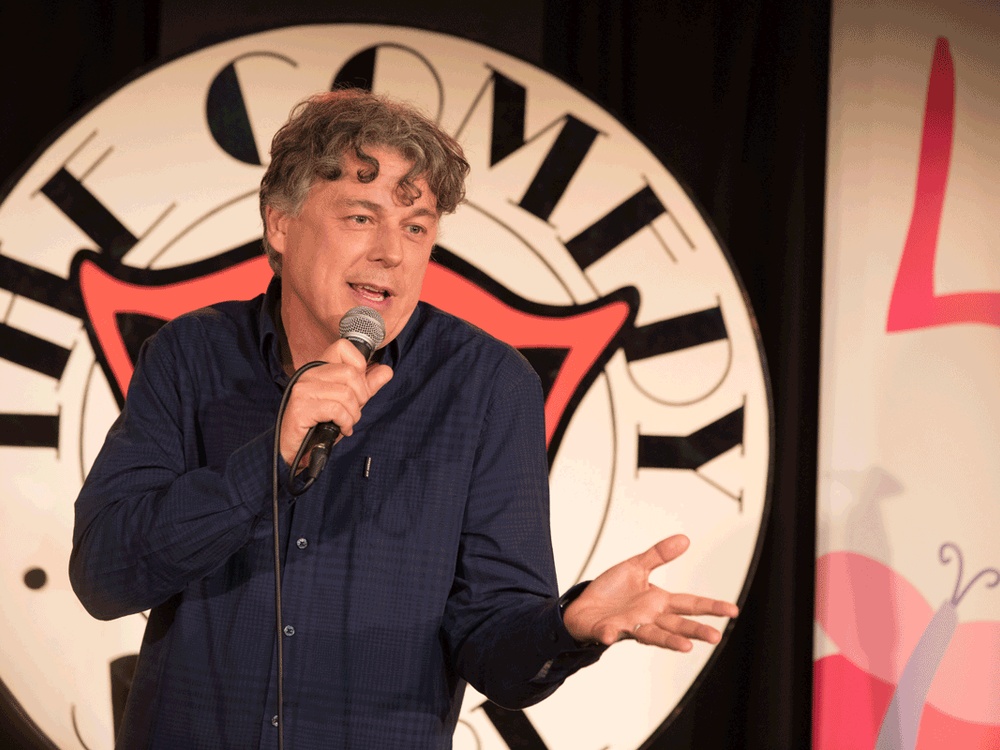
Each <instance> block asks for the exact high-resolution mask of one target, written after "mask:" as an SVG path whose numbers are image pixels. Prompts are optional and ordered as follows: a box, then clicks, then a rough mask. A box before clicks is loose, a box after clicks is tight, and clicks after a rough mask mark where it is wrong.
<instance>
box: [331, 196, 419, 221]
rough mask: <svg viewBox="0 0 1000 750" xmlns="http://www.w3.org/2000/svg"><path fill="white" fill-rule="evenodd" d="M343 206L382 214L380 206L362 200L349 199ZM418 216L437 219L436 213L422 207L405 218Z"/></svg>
mask: <svg viewBox="0 0 1000 750" xmlns="http://www.w3.org/2000/svg"><path fill="white" fill-rule="evenodd" d="M344 205H346V206H348V207H349V208H353V207H358V208H366V209H368V210H369V211H372V212H373V213H378V214H380V213H382V206H381V205H380V204H378V203H375V202H373V201H369V200H365V199H364V198H349V199H347V200H346V201H344ZM419 216H428V217H430V218H432V219H437V218H438V215H437V212H436V211H432V210H431V209H429V208H425V207H423V206H421V207H420V208H418V209H416V210H415V211H414V212H413V213H412V214H410V215H409V216H408V217H407V218H409V219H415V218H417V217H419Z"/></svg>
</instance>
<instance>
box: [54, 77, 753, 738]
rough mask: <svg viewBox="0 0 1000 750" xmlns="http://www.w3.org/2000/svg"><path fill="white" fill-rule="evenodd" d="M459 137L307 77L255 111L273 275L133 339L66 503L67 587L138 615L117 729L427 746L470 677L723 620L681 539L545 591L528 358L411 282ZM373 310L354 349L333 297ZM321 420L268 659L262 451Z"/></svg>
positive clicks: (454, 172)
mask: <svg viewBox="0 0 1000 750" xmlns="http://www.w3.org/2000/svg"><path fill="white" fill-rule="evenodd" d="M467 171H468V164H467V163H466V161H465V159H464V158H463V156H462V152H461V148H460V147H459V145H458V144H457V143H456V142H455V141H454V140H453V139H452V138H451V137H450V136H448V135H447V134H445V133H443V132H441V131H440V130H439V129H438V128H437V127H436V126H435V125H434V124H433V123H431V122H430V121H428V120H427V119H426V118H425V117H423V116H422V115H420V114H418V113H416V112H414V111H412V110H411V109H410V108H408V107H405V106H403V105H400V104H398V103H394V102H391V101H388V100H385V99H383V98H380V97H377V96H374V95H371V94H368V93H366V92H360V91H341V92H336V93H331V94H324V95H320V96H316V97H314V98H312V99H310V100H308V101H307V102H305V103H303V105H301V106H300V107H299V108H297V110H296V111H295V112H293V116H292V118H291V119H290V121H289V122H288V123H287V124H286V125H285V126H284V127H283V128H282V129H281V130H280V131H279V132H278V133H277V135H276V136H275V138H274V142H273V144H272V160H271V163H270V166H269V167H268V169H267V173H266V174H265V176H264V178H263V180H262V183H261V213H262V217H263V221H264V235H265V242H264V244H265V248H266V250H267V253H268V257H269V259H270V261H271V265H272V268H273V269H274V272H275V278H274V280H273V281H272V283H271V285H270V286H269V288H268V291H267V293H266V294H265V295H263V296H262V297H259V298H257V299H255V300H251V301H250V302H228V303H222V304H219V305H215V306H213V307H211V308H208V309H205V310H201V311H197V312H195V313H192V314H190V315H186V316H182V317H180V318H178V319H177V320H175V321H172V322H171V323H169V324H168V325H166V326H164V327H163V328H162V329H161V330H160V332H158V333H157V335H155V336H154V337H152V338H151V339H150V340H149V341H148V342H147V344H146V346H145V347H144V349H143V351H142V353H141V355H140V361H139V363H138V364H137V367H136V370H135V375H134V376H133V379H132V382H131V384H130V386H129V393H128V400H127V402H126V405H125V408H124V410H123V411H122V414H121V416H120V418H119V419H118V421H117V422H116V423H115V425H114V426H113V428H112V429H111V431H110V433H109V435H108V439H107V442H106V444H105V446H104V449H103V450H102V452H101V454H100V456H99V457H98V459H97V461H96V462H95V464H94V467H93V469H92V470H91V473H90V475H89V476H88V478H87V482H86V484H85V486H84V488H83V490H82V491H81V494H80V497H79V499H78V500H77V505H76V529H75V532H74V549H73V555H72V558H71V561H70V573H71V579H72V581H73V586H74V589H75V591H76V592H77V594H78V596H79V597H80V599H81V601H82V602H83V603H84V605H85V606H86V607H87V609H88V610H89V611H90V612H91V613H92V614H94V615H95V616H96V617H101V618H113V617H119V616H122V615H125V614H130V613H135V612H141V611H144V610H146V609H149V610H150V617H149V623H148V626H147V629H146V634H145V637H144V639H143V645H142V650H141V653H140V657H139V662H138V666H137V670H136V674H135V678H134V681H133V686H132V690H131V692H130V695H129V699H128V703H127V707H126V711H125V717H124V720H123V725H122V729H121V731H120V734H119V737H118V746H119V747H122V748H133V747H143V748H146V747H150V748H170V749H171V750H173V749H175V748H181V747H183V748H200V747H204V748H241V749H242V748H250V747H275V746H276V743H277V739H276V738H277V730H276V725H277V717H276V714H277V708H276V707H277V703H278V700H277V685H278V683H279V671H283V675H282V678H281V684H283V685H284V687H285V696H284V701H283V720H282V727H281V729H282V731H283V732H284V735H285V738H286V740H287V741H288V743H289V746H290V747H294V748H295V749H296V750H300V749H304V748H320V747H322V748H327V747H353V748H379V749H382V748H447V747H450V746H451V735H452V732H453V730H454V727H455V723H456V721H457V719H458V711H459V708H460V705H461V698H462V693H463V690H464V686H465V684H466V682H468V683H471V684H472V685H474V686H475V687H476V688H477V689H478V690H480V691H481V692H482V693H484V694H485V695H487V696H488V697H490V698H491V699H493V700H494V701H496V702H498V703H500V704H501V705H504V706H507V707H521V706H526V705H530V704H531V703H534V702H537V701H538V700H541V699H542V698H544V697H546V696H547V695H549V694H551V693H552V692H553V691H554V690H555V689H556V688H557V687H558V686H559V685H560V684H561V683H562V682H563V681H564V680H565V679H566V677H568V676H569V675H570V674H572V673H573V672H574V671H576V670H577V669H579V668H581V667H583V666H586V665H588V664H591V663H593V662H594V661H596V660H597V658H598V657H599V656H600V655H601V653H602V652H603V650H604V649H605V648H606V647H607V646H609V645H611V644H613V643H614V642H615V641H618V640H620V639H622V638H625V637H628V638H635V639H638V640H640V641H642V642H644V643H649V644H652V645H658V646H662V647H666V648H672V649H676V650H680V651H686V650H688V649H690V648H691V639H702V640H706V641H709V642H713V643H714V642H717V641H718V639H719V637H720V636H719V633H718V631H716V630H715V629H714V628H711V627H709V626H708V625H705V624H703V623H698V622H696V621H693V620H689V619H687V617H686V616H687V615H703V614H714V615H719V616H729V617H732V616H735V614H736V608H735V606H733V605H731V604H727V603H725V602H720V601H716V600H712V599H705V598H701V597H695V596H690V595H677V594H670V593H667V592H665V591H662V590H660V589H657V588H656V587H653V586H651V585H650V584H649V582H648V576H649V573H650V571H651V570H652V569H653V568H655V567H657V566H658V565H661V564H663V563H665V562H667V561H669V560H670V559H672V558H674V557H676V556H677V555H679V554H681V552H683V551H684V549H685V548H686V546H687V540H686V539H685V538H683V537H680V536H677V537H672V538H670V539H667V540H664V541H663V542H660V543H659V544H658V545H656V546H655V547H653V548H652V549H650V550H648V551H647V552H645V553H643V554H641V555H638V556H636V557H635V558H632V559H630V560H627V561H625V562H624V563H622V564H620V565H618V566H615V567H614V568H612V569H611V570H609V571H608V572H606V573H605V574H603V575H602V576H600V577H599V578H597V579H596V580H595V581H594V582H592V583H591V584H589V586H585V587H576V588H575V589H574V590H571V591H570V592H568V595H567V596H564V597H563V599H562V600H560V599H558V598H557V592H556V590H555V571H554V564H553V560H552V551H551V542H550V539H549V531H548V493H547V481H548V480H547V464H546V458H545V443H544V425H543V404H542V395H541V388H540V385H539V383H538V379H537V377H536V376H535V374H534V373H533V371H532V370H531V368H530V367H529V366H528V364H527V363H526V362H525V361H524V359H523V358H521V357H520V356H519V355H518V354H517V353H516V352H515V351H514V350H513V349H511V348H510V347H508V346H506V345H505V344H502V343H500V342H498V341H496V340H494V339H492V338H490V337H488V336H487V335H486V334H484V333H483V332H481V331H479V330H477V329H475V328H473V327H472V326H469V325H468V324H466V323H464V322H462V321H460V320H458V319H456V318H453V317H452V316H449V315H446V314H444V313H442V312H441V311H438V310H436V309H434V308H432V307H429V306H427V305H424V304H422V303H419V301H418V299H419V294H420V288H421V284H422V281H423V276H424V272H425V270H426V268H427V264H428V262H429V259H430V254H431V250H432V248H433V246H434V240H435V237H436V234H437V229H438V222H439V220H440V218H441V216H442V214H445V213H449V212H451V211H453V210H454V209H455V208H456V206H457V205H458V204H459V203H460V202H461V200H462V199H463V197H464V187H463V185H464V178H465V175H466V173H467ZM359 304H363V305H367V306H369V307H372V308H374V309H376V310H378V311H379V313H380V314H381V315H382V317H383V319H384V321H385V328H386V335H385V339H384V341H383V344H382V348H381V350H380V351H379V352H378V353H377V354H376V357H375V359H376V360H377V361H376V363H375V364H373V365H371V366H367V364H366V361H365V359H364V357H363V356H362V355H361V354H360V353H359V352H358V351H357V349H356V348H355V347H354V345H353V344H352V343H351V342H349V341H347V340H345V339H342V338H341V337H340V334H339V323H340V320H341V318H342V317H343V315H344V313H345V312H346V311H347V310H348V309H350V308H352V307H354V306H356V305H359ZM314 361H322V362H325V363H327V364H325V365H322V366H318V367H313V368H312V369H308V370H306V371H305V372H304V373H303V374H301V377H300V378H299V379H298V380H297V381H296V383H295V385H294V387H293V388H292V390H291V394H290V396H289V400H288V404H287V410H286V412H285V414H284V418H283V420H282V422H281V425H280V431H279V433H278V441H277V442H278V445H279V447H280V454H281V458H282V459H283V461H282V470H283V471H284V472H285V473H287V472H289V471H291V469H290V468H289V465H290V464H292V463H293V462H294V461H295V457H296V453H297V451H298V449H299V446H300V444H301V443H302V441H303V440H304V439H305V437H306V433H307V432H308V430H309V429H310V428H311V427H312V426H313V425H315V424H317V423H320V422H334V423H336V425H337V426H338V427H339V430H340V434H341V440H340V441H339V442H338V444H337V445H336V446H335V447H334V449H333V451H332V453H331V455H330V460H329V464H328V465H327V466H326V468H325V470H324V471H323V472H322V473H321V474H320V476H319V478H318V479H317V481H316V483H315V485H313V486H312V487H311V488H310V489H309V490H308V491H307V492H305V493H304V494H302V495H301V496H299V497H297V498H293V497H292V496H291V495H289V494H288V492H287V491H286V490H284V489H282V490H281V494H280V497H279V518H278V520H279V528H280V529H281V538H280V540H278V541H280V545H279V554H280V555H281V556H282V558H283V576H282V592H283V594H282V596H283V602H282V615H283V622H284V623H285V626H284V630H283V632H282V634H281V635H280V636H277V637H278V638H280V639H281V642H282V651H283V652H284V657H283V663H282V665H281V670H279V666H278V663H277V658H276V642H275V635H274V625H273V623H274V620H275V606H274V598H273V587H274V579H273V567H272V559H273V556H274V552H273V546H272V542H273V535H272V532H271V521H272V520H273V514H272V512H271V507H272V506H271V483H270V473H271V472H270V467H271V452H270V451H271V446H272V445H273V444H274V443H275V439H274V438H275V433H274V428H273V425H274V422H275V416H276V413H277V411H278V406H279V402H280V400H281V396H282V392H283V390H284V388H285V386H286V385H287V384H288V382H289V378H290V376H291V375H292V374H293V373H296V371H298V370H299V369H300V368H301V367H302V366H303V365H305V364H307V363H310V362H314Z"/></svg>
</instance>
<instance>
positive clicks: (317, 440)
mask: <svg viewBox="0 0 1000 750" xmlns="http://www.w3.org/2000/svg"><path fill="white" fill-rule="evenodd" d="M340 337H341V338H344V339H347V340H348V341H350V342H351V343H352V344H354V346H356V347H357V349H358V351H359V352H361V354H362V355H363V356H364V358H365V359H366V360H368V361H371V358H372V354H374V352H375V350H376V349H378V347H379V345H380V344H381V343H382V339H384V338H385V321H384V320H382V316H381V315H379V313H378V310H373V309H372V308H370V307H367V306H365V305H358V306H357V307H352V308H351V309H350V310H348V311H347V312H346V313H344V317H343V318H341V319H340ZM338 435H340V428H339V427H338V426H337V425H336V423H335V422H320V423H319V424H317V425H315V426H314V427H313V428H312V429H311V430H310V431H309V434H308V435H307V436H306V443H307V444H308V445H309V448H308V450H309V451H310V453H309V465H308V467H307V468H306V473H307V475H308V476H309V477H310V479H311V480H312V479H315V478H316V477H317V476H319V473H320V472H321V471H323V467H324V466H326V461H327V459H328V458H329V457H330V449H331V448H333V444H334V443H335V442H336V441H337V436H338Z"/></svg>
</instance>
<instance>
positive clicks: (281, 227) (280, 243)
mask: <svg viewBox="0 0 1000 750" xmlns="http://www.w3.org/2000/svg"><path fill="white" fill-rule="evenodd" d="M288 219H289V216H288V214H286V213H285V212H283V211H279V210H278V209H276V208H275V207H274V206H265V207H264V232H265V233H266V234H267V241H268V242H270V243H271V247H273V248H274V249H275V250H276V251H277V252H279V253H284V252H285V240H286V239H287V237H288Z"/></svg>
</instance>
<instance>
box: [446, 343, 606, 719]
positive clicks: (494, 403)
mask: <svg viewBox="0 0 1000 750" xmlns="http://www.w3.org/2000/svg"><path fill="white" fill-rule="evenodd" d="M510 359H511V360H514V361H513V362H512V363H505V366H503V367H501V368H500V369H499V370H498V372H497V376H496V378H495V380H494V388H493V393H492V395H491V398H490V403H489V407H488V412H487V418H486V420H485V422H484V424H483V429H482V432H481V435H480V437H479V444H478V449H477V454H476V463H475V468H474V470H473V476H472V481H471V484H470V490H469V498H468V501H467V509H466V518H465V523H464V527H463V532H462V538H461V542H460V550H459V557H458V563H457V566H456V572H455V582H454V585H453V588H452V591H451V594H450V596H449V599H448V604H447V607H446V612H445V636H446V641H447V644H448V647H449V651H450V653H451V654H452V657H453V660H454V663H455V668H456V670H457V671H458V673H459V674H460V675H461V676H462V677H463V678H464V679H466V680H467V681H468V682H469V684H471V685H472V686H473V687H475V688H476V689H477V690H478V691H479V692H481V693H482V694H483V695H485V696H487V697H488V698H489V699H490V700H492V701H493V702H495V703H497V704H499V705H501V706H503V707H505V708H523V707H525V706H529V705H531V704H533V703H537V702H538V701H540V700H542V699H543V698H545V697H547V696H548V695H550V694H552V693H553V692H554V691H555V690H556V688H558V687H559V686H560V685H561V684H562V683H563V682H564V681H565V680H566V678H567V677H569V676H570V675H571V674H573V673H574V672H576V671H577V670H579V669H580V668H582V667H584V666H587V665H589V664H593V663H594V662H596V661H597V660H598V658H599V657H600V655H601V654H602V653H603V652H604V650H605V647H603V646H600V645H581V644H578V643H576V641H574V639H573V637H572V636H571V635H570V634H569V632H568V631H567V630H566V627H565V626H564V625H563V621H562V612H561V608H560V606H559V599H558V593H557V587H556V574H555V563H554V560H553V554H552V542H551V537H550V533H549V493H548V464H547V459H546V452H545V432H544V429H545V427H544V407H543V400H542V393H541V386H540V384H539V381H538V378H537V376H536V375H535V373H534V372H533V371H532V370H531V369H530V366H529V365H528V364H527V363H526V362H524V360H523V359H521V358H519V357H511V358H510Z"/></svg>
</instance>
